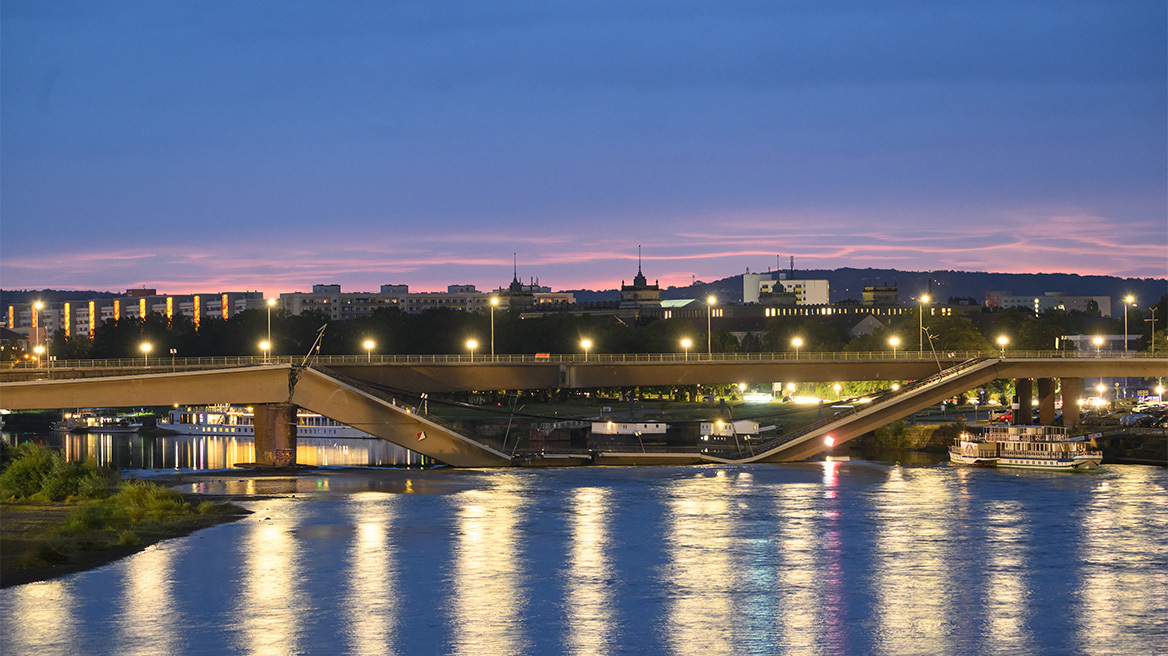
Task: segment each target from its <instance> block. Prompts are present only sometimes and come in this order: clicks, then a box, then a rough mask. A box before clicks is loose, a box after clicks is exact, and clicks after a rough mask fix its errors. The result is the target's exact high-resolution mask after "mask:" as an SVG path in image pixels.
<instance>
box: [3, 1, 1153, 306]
mask: <svg viewBox="0 0 1168 656" xmlns="http://www.w3.org/2000/svg"><path fill="white" fill-rule="evenodd" d="M1165 18H1166V16H1165V7H1164V6H1163V4H1162V3H1152V2H1135V3H1130V4H1126V5H1123V6H1118V5H1113V4H1112V3H1106V2H1087V3H1081V4H1078V5H1075V6H1073V7H1071V6H1061V5H1045V4H1041V3H1001V4H985V5H978V6H975V7H962V8H940V7H927V8H922V7H921V6H919V5H913V4H910V3H906V4H898V5H892V6H887V7H881V8H871V7H869V6H868V5H866V4H864V3H847V2H844V3H837V4H835V5H831V6H830V7H823V6H820V5H817V4H810V5H800V4H795V5H788V6H783V7H771V6H769V5H768V4H763V3H760V4H757V5H755V4H751V3H745V4H740V5H735V6H733V7H703V6H700V5H695V6H688V5H668V6H664V5H663V6H656V7H640V8H636V7H625V6H623V5H611V6H608V5H601V6H591V7H548V6H544V5H543V4H542V3H525V2H513V3H507V4H503V5H495V6H490V7H481V6H476V5H465V6H457V7H453V8H451V7H447V8H444V9H438V8H434V7H431V6H429V5H410V4H400V5H395V6H392V7H383V6H381V5H378V4H369V5H365V4H359V3H358V4H353V5H348V6H347V11H346V12H345V13H337V12H336V11H335V10H334V9H332V8H329V7H323V6H318V5H313V4H299V3H293V4H278V5H277V4H265V3H250V4H248V5H242V6H241V5H234V4H230V3H228V4H224V5H218V6H216V7H214V8H211V7H210V6H204V7H202V8H192V7H173V6H156V5H154V4H152V3H144V2H138V1H127V2H119V3H103V4H102V5H100V6H94V5H88V4H85V3H77V4H73V3H65V2H62V3H53V4H51V5H44V4H43V3H34V2H11V1H9V2H5V3H4V5H3V7H0V19H2V37H3V38H2V39H0V48H2V50H0V54H2V57H0V81H2V84H3V91H4V92H3V94H0V111H2V113H3V117H4V120H3V121H2V122H0V143H2V144H3V145H2V150H0V163H2V168H3V176H2V177H0V221H2V223H0V286H3V287H4V288H6V289H14V288H63V289H112V290H119V289H127V288H131V287H154V288H158V289H160V290H163V289H165V290H167V291H168V292H169V293H175V294H180V293H188V292H197V291H206V290H209V289H257V290H259V291H263V292H265V293H266V294H272V293H279V292H281V291H290V290H303V289H309V288H311V285H312V284H320V283H337V284H341V285H342V287H343V288H346V289H354V290H368V289H376V288H377V286H379V285H381V284H395V283H405V284H409V285H410V286H411V289H415V288H416V289H418V290H440V289H444V288H445V286H446V285H448V284H455V283H465V284H474V285H477V286H478V287H479V288H480V289H493V288H495V287H497V286H499V285H501V284H505V283H506V281H508V280H510V278H511V273H512V262H513V260H512V258H513V254H515V253H517V258H518V263H519V277H520V279H522V280H524V281H527V280H528V279H530V278H532V277H535V278H539V279H540V282H541V283H542V284H544V285H547V286H550V287H552V288H553V289H568V288H584V289H612V288H615V287H617V286H619V285H620V282H621V280H622V279H623V280H626V281H627V280H629V279H631V277H632V275H633V274H634V273H635V272H636V266H637V262H636V260H637V258H638V253H637V245H638V244H641V245H642V246H643V251H642V254H641V257H642V259H643V262H644V270H645V274H646V276H648V277H649V279H650V280H657V281H659V282H660V284H661V285H662V286H663V287H666V286H671V285H673V286H685V285H688V284H690V283H691V282H692V281H693V280H694V279H695V278H696V279H699V280H706V281H710V280H716V279H719V278H722V277H726V276H728V275H734V274H735V273H740V272H742V271H744V270H745V269H747V268H749V269H750V270H751V271H764V270H766V269H767V268H774V267H779V268H785V267H786V265H787V258H788V257H789V256H791V255H794V256H795V258H796V268H797V269H834V268H839V267H856V268H867V267H874V268H897V269H909V270H919V271H928V270H936V269H953V270H969V271H995V272H1003V273H1037V272H1061V273H1078V274H1083V275H1115V276H1122V277H1144V278H1149V277H1152V278H1161V277H1164V276H1165V275H1166V274H1168V266H1166V264H1165V258H1164V253H1165V252H1168V225H1166V219H1165V217H1166V216H1168V182H1166V180H1168V156H1166V155H1165V149H1164V143H1165V142H1166V141H1168V125H1166V124H1168V122H1166V120H1165V115H1166V113H1168V112H1166V108H1168V82H1166V79H1168V65H1166V63H1165V61H1164V58H1163V52H1164V50H1165V45H1166V40H1168V39H1166V35H1165V33H1164V30H1163V25H1164V24H1165ZM77 280H83V281H85V282H84V283H82V284H75V282H74V281H77Z"/></svg>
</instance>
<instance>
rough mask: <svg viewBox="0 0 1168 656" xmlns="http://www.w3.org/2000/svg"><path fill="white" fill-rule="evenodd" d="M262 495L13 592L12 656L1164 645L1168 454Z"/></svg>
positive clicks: (350, 484) (597, 472)
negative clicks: (1041, 463) (1082, 468)
mask: <svg viewBox="0 0 1168 656" xmlns="http://www.w3.org/2000/svg"><path fill="white" fill-rule="evenodd" d="M180 489H182V490H183V491H188V492H191V491H193V492H199V491H202V492H208V493H235V494H253V495H273V496H269V497H266V498H260V497H256V498H254V499H249V500H247V501H244V502H242V503H241V505H244V506H246V507H247V508H249V509H251V510H253V511H254V514H252V515H250V516H248V517H246V518H244V519H242V520H240V521H238V522H235V523H232V524H225V525H221V526H217V527H214V528H210V529H205V530H203V531H199V532H197V533H195V534H193V535H191V536H188V537H185V538H178V539H174V540H169V541H166V542H163V543H160V544H158V545H155V546H153V547H151V548H149V549H147V550H145V551H143V552H141V553H139V554H137V555H134V556H131V557H129V558H126V559H124V560H122V561H119V562H116V563H113V564H110V565H107V566H105V567H102V568H99V569H96V570H92V571H88V572H81V573H77V574H73V575H70V576H67V577H64V578H61V579H57V580H53V581H48V582H43V583H34V584H29V585H23V586H17V587H13V588H8V589H6V590H3V591H2V592H0V617H2V618H3V624H2V627H3V628H2V631H3V635H2V638H0V641H2V642H0V645H2V647H3V649H2V651H3V653H5V654H167V655H170V654H224V653H227V654H280V655H283V654H305V653H313V654H332V653H348V654H403V655H404V654H466V655H468V656H470V655H475V656H480V655H494V654H687V655H688V654H693V655H695V656H697V655H703V656H704V655H709V654H889V655H893V654H895V655H904V654H971V655H972V654H987V653H994V654H1154V653H1164V651H1165V650H1166V649H1168V540H1165V536H1166V535H1168V471H1166V470H1165V469H1163V468H1155V467H1142V466H1121V465H1111V466H1108V467H1107V468H1106V470H1104V471H1102V472H1099V473H1084V474H1079V473H1061V472H1060V473H1042V472H1029V471H1010V470H993V469H970V468H964V467H957V466H952V465H950V464H948V463H938V464H935V465H929V466H898V465H893V464H887V463H877V462H865V461H851V462H809V463H800V464H793V465H755V466H739V467H721V466H701V467H645V468H576V469H543V470H498V471H469V470H453V469H436V470H425V471H417V470H414V471H407V470H392V469H336V470H328V469H325V470H317V471H313V472H309V473H306V474H303V475H300V476H297V477H294V478H292V477H283V478H281V477H276V478H254V477H249V475H247V474H244V473H241V474H239V475H238V476H234V475H232V476H229V477H222V478H217V479H215V480H209V481H207V482H203V483H198V484H193V485H187V486H184V487H182V488H180Z"/></svg>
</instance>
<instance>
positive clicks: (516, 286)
mask: <svg viewBox="0 0 1168 656" xmlns="http://www.w3.org/2000/svg"><path fill="white" fill-rule="evenodd" d="M511 257H512V258H513V260H514V262H513V266H514V272H513V273H512V275H511V284H510V285H509V286H508V287H507V291H509V292H516V293H518V292H521V291H523V283H521V282H519V254H518V253H512V254H511Z"/></svg>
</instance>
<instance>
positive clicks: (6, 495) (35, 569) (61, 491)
mask: <svg viewBox="0 0 1168 656" xmlns="http://www.w3.org/2000/svg"><path fill="white" fill-rule="evenodd" d="M0 496H2V497H3V500H2V501H0V587H7V586H10V585H17V584H20V583H28V582H32V581H41V580H46V579H50V578H54V577H57V576H62V575H64V574H69V573H71V572H75V571H80V570H84V569H89V568H92V567H97V566H100V565H104V564H106V563H109V562H113V561H115V560H118V559H119V558H123V557H125V556H127V555H129V554H132V553H134V552H136V551H140V550H142V549H145V548H146V547H148V546H150V545H152V544H154V543H156V542H159V541H161V540H165V539H167V538H171V537H179V536H182V535H187V534H189V533H191V532H193V531H195V530H198V529H200V528H204V527H207V526H213V525H215V524H220V523H223V522H228V521H233V520H234V519H236V518H238V517H239V516H240V515H241V514H243V513H245V512H246V511H243V510H242V509H240V508H237V507H235V506H232V505H230V504H226V503H212V502H210V501H204V502H202V503H199V504H198V505H197V506H196V505H194V504H193V503H191V501H190V500H188V499H187V498H186V497H184V496H183V495H181V494H179V493H178V492H175V491H174V490H170V489H168V488H165V487H162V486H159V485H156V484H154V483H150V482H146V481H121V480H119V476H118V474H117V472H115V471H112V470H108V469H103V468H98V467H94V466H92V465H87V464H78V463H69V462H66V461H65V460H64V459H63V458H62V457H61V456H60V455H58V454H55V453H53V452H52V451H50V450H48V449H45V448H44V447H40V446H35V445H23V446H21V447H20V448H18V449H16V453H15V454H14V457H13V458H12V460H11V461H10V462H8V463H6V466H5V467H4V470H3V472H2V473H0Z"/></svg>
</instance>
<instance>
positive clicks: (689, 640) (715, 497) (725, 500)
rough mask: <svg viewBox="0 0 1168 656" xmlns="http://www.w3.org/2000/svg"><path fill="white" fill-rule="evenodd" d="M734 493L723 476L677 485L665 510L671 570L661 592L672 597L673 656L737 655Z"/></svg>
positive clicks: (689, 479)
mask: <svg viewBox="0 0 1168 656" xmlns="http://www.w3.org/2000/svg"><path fill="white" fill-rule="evenodd" d="M733 496H734V494H733V490H732V486H731V485H730V482H729V480H728V477H727V475H726V471H725V470H718V471H717V473H716V474H715V475H713V476H710V475H708V473H706V472H703V473H701V474H698V475H695V476H691V477H686V478H682V479H679V480H677V481H676V482H675V483H674V484H673V485H672V486H671V487H670V489H669V499H668V505H667V507H666V518H665V519H666V533H665V541H666V549H667V554H666V555H667V557H668V559H669V561H668V564H667V565H666V567H665V570H664V576H663V577H662V581H661V589H662V590H665V591H668V592H667V593H668V598H667V599H668V600H667V602H666V603H667V609H666V612H667V614H668V626H667V627H665V629H664V633H665V636H666V642H667V643H668V644H669V647H670V651H671V652H672V653H675V654H695V655H710V654H733V653H735V651H736V650H735V645H734V631H733V627H734V626H735V624H736V622H737V619H738V618H737V617H736V616H735V614H734V605H733V601H732V598H731V595H732V592H733V590H734V589H735V578H736V577H735V574H736V572H735V569H734V568H733V566H732V564H731V562H730V557H731V554H732V553H733V548H732V547H733V544H732V541H733V539H734V523H735V522H734V518H735V515H736V513H732V512H730V508H731V500H732V499H733Z"/></svg>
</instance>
